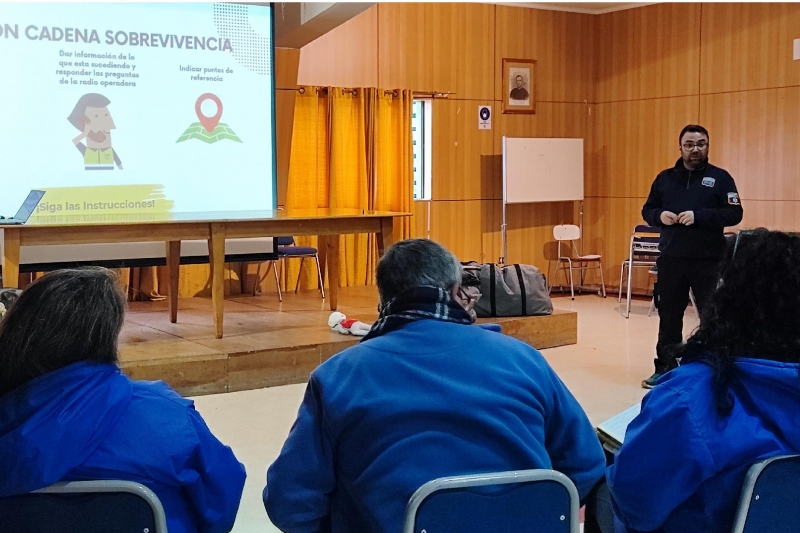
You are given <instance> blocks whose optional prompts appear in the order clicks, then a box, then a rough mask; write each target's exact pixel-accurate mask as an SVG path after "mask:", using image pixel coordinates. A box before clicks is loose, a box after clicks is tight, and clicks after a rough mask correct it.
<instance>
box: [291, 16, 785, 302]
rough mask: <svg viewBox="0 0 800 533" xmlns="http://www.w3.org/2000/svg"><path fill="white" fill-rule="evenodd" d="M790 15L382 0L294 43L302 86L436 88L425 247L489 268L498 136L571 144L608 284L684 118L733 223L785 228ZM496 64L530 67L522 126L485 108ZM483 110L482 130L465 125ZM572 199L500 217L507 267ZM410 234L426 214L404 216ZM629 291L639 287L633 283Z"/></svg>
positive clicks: (574, 216)
mask: <svg viewBox="0 0 800 533" xmlns="http://www.w3.org/2000/svg"><path fill="white" fill-rule="evenodd" d="M795 38H800V4H716V3H713V4H708V3H702V4H701V3H692V4H685V3H672V4H656V5H651V6H645V7H640V8H636V9H629V10H624V11H619V12H615V13H609V14H604V15H599V16H594V15H582V14H574V13H565V12H556V11H544V10H537V9H526V8H516V7H507V6H497V5H488V4H463V3H462V4H458V3H427V4H411V3H409V4H404V3H381V4H377V5H376V6H374V7H372V8H371V9H370V10H368V11H366V12H365V13H362V14H361V15H359V16H358V17H356V18H354V19H353V20H351V21H350V22H348V23H347V24H346V25H343V26H341V27H340V28H337V29H336V30H334V31H332V32H331V33H329V34H327V35H326V36H324V37H323V38H321V39H319V40H317V41H315V42H314V43H311V44H309V45H307V46H306V47H305V48H304V49H303V51H302V54H301V60H300V76H299V81H300V83H301V84H308V85H339V86H376V85H377V86H378V87H382V88H409V89H413V90H416V91H421V92H442V93H449V95H448V97H447V98H444V99H436V100H435V101H434V106H433V112H434V117H433V120H434V128H433V135H434V139H433V143H434V145H433V146H434V151H433V159H434V161H433V169H434V170H433V172H434V175H433V201H432V203H431V207H430V236H431V237H432V238H433V239H436V240H438V241H440V242H442V243H443V244H444V245H446V246H448V247H449V248H450V249H451V250H452V251H453V252H455V253H456V254H457V255H458V256H459V257H460V258H461V259H462V260H470V259H474V260H478V261H497V259H498V257H499V255H500V223H501V221H502V201H501V198H502V190H501V184H502V178H501V171H502V168H501V153H502V151H501V146H502V144H501V143H502V141H501V139H502V137H503V135H507V136H543V137H547V136H553V137H562V136H563V137H583V138H584V139H585V146H586V162H585V171H586V188H585V191H586V201H585V203H584V212H585V215H584V233H585V241H586V242H585V250H586V251H592V252H595V253H602V254H603V257H604V263H605V274H606V280H607V282H608V284H609V285H610V286H616V285H617V282H618V279H619V268H620V264H621V261H622V259H623V258H624V257H625V256H626V255H627V248H628V243H629V238H630V232H631V230H632V228H633V226H634V225H636V224H637V223H640V222H641V214H640V211H641V206H642V204H643V203H644V201H645V199H646V197H647V194H648V191H649V188H650V185H651V183H652V180H653V179H654V178H655V175H656V174H657V173H658V172H659V171H660V170H662V169H664V168H666V167H669V166H671V165H673V164H674V162H675V161H676V160H677V158H678V157H679V151H678V139H677V135H678V133H679V132H680V129H681V128H682V127H683V126H684V125H686V124H688V123H700V124H703V125H704V126H706V127H707V128H708V129H709V131H710V133H711V151H710V157H711V161H712V163H714V164H717V165H719V166H722V167H723V168H726V169H727V170H728V171H730V172H731V174H732V175H733V176H734V178H735V179H736V182H737V184H738V186H739V190H740V193H741V196H742V199H743V203H744V209H745V218H744V221H743V223H742V226H743V227H753V226H759V225H764V226H767V227H770V228H776V229H777V228H779V229H792V230H798V229H800V228H798V226H800V217H798V214H799V213H798V212H800V180H798V177H797V175H798V172H797V171H798V167H800V155H798V154H800V150H797V149H796V146H798V141H800V116H798V115H800V61H793V60H792V41H793V39H795ZM504 57H507V58H511V57H521V58H530V59H536V60H537V80H536V81H537V89H538V105H537V114H536V115H502V114H501V113H500V100H501V97H502V95H501V94H500V93H501V83H502V82H501V78H500V74H501V64H502V59H503V58H504ZM478 105H492V109H493V111H494V113H493V117H494V121H493V129H492V130H490V131H482V130H478V129H477V118H476V113H477V109H478ZM578 207H579V206H577V205H573V204H531V205H518V206H509V208H508V234H509V253H508V260H509V261H513V262H527V263H532V264H535V265H537V266H539V268H542V269H545V268H547V267H548V259H549V258H550V256H551V254H552V250H551V248H552V244H553V243H552V241H553V239H552V226H554V225H556V224H559V223H570V222H574V223H578V221H579V217H578ZM414 212H415V221H414V228H415V232H416V235H419V236H425V235H426V233H427V227H428V219H427V213H428V208H427V204H422V203H420V204H417V205H415V208H414ZM640 274H641V275H640V276H638V277H637V278H636V286H637V287H638V288H639V289H646V288H647V286H648V285H649V283H650V282H651V280H648V278H647V275H646V273H643V272H642V273H640Z"/></svg>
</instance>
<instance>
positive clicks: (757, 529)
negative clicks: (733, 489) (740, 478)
mask: <svg viewBox="0 0 800 533" xmlns="http://www.w3.org/2000/svg"><path fill="white" fill-rule="evenodd" d="M797 531H800V455H782V456H779V457H772V458H770V459H766V460H764V461H761V462H759V463H756V464H754V465H753V466H751V467H750V470H748V471H747V477H745V481H744V485H743V487H742V494H741V496H740V498H739V507H738V509H737V510H736V517H735V519H734V523H733V533H796V532H797Z"/></svg>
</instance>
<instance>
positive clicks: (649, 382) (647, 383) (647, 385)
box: [642, 372, 664, 389]
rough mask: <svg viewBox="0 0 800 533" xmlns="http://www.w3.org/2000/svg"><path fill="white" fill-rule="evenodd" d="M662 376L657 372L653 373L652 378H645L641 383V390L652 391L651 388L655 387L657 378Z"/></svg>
mask: <svg viewBox="0 0 800 533" xmlns="http://www.w3.org/2000/svg"><path fill="white" fill-rule="evenodd" d="M663 375H664V374H660V373H658V372H653V375H652V376H650V377H649V378H647V379H645V380H644V381H642V388H643V389H652V388H653V387H655V386H656V383H658V378H660V377H661V376H663Z"/></svg>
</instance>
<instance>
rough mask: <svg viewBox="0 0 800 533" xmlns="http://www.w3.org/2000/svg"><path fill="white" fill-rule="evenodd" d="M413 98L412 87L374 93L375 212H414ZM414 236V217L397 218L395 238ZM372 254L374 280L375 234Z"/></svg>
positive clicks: (371, 264)
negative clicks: (412, 225) (412, 209)
mask: <svg viewBox="0 0 800 533" xmlns="http://www.w3.org/2000/svg"><path fill="white" fill-rule="evenodd" d="M413 103H414V97H413V95H412V92H411V91H410V90H403V91H399V90H398V91H384V90H377V91H376V94H375V106H374V107H375V126H374V130H373V132H374V134H373V136H372V142H373V146H374V156H373V158H372V169H373V171H372V174H371V180H372V182H371V187H370V190H371V195H370V206H369V207H370V209H374V210H376V211H401V212H406V213H409V212H411V206H412V201H413V196H414V193H413V186H412V184H413V182H414V168H413V152H412V150H413V147H412V139H411V113H412V110H413ZM409 238H411V217H404V218H396V219H395V221H394V239H395V241H399V240H402V239H409ZM370 239H371V240H372V242H371V246H370V248H371V254H370V265H369V267H368V269H367V270H368V272H369V273H370V275H371V278H370V280H369V282H370V283H374V273H375V265H377V260H378V247H377V242H375V236H374V235H370Z"/></svg>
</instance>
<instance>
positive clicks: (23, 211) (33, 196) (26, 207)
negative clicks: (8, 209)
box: [0, 191, 45, 225]
mask: <svg viewBox="0 0 800 533" xmlns="http://www.w3.org/2000/svg"><path fill="white" fill-rule="evenodd" d="M44 193H45V191H31V192H29V193H28V197H27V198H25V201H24V202H22V207H20V208H19V211H17V214H16V215H14V216H13V217H12V218H3V217H0V225H6V224H8V225H11V224H25V223H26V222H27V221H28V218H30V216H31V215H32V214H33V211H34V210H35V209H36V206H37V205H39V202H40V201H41V200H42V196H44Z"/></svg>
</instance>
